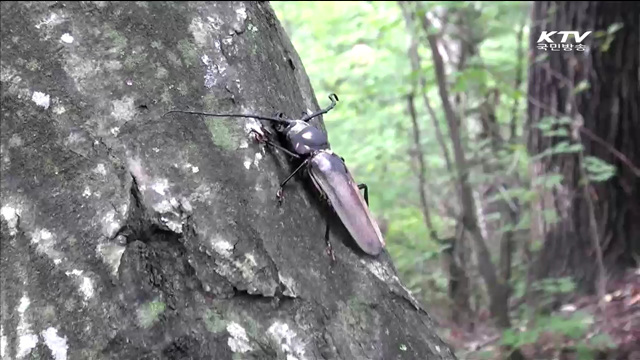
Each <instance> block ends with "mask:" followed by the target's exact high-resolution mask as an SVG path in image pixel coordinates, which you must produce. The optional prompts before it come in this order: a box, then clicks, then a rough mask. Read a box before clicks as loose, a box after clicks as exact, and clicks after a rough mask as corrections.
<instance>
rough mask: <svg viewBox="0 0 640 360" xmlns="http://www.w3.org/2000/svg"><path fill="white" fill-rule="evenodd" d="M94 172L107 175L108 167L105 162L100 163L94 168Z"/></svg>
mask: <svg viewBox="0 0 640 360" xmlns="http://www.w3.org/2000/svg"><path fill="white" fill-rule="evenodd" d="M93 172H94V173H95V174H100V175H102V176H105V175H107V168H106V167H105V166H104V164H98V165H97V166H96V167H95V168H94V169H93Z"/></svg>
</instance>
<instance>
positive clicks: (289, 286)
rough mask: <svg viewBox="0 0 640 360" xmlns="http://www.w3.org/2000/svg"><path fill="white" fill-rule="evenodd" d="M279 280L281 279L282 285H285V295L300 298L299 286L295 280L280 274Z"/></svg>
mask: <svg viewBox="0 0 640 360" xmlns="http://www.w3.org/2000/svg"><path fill="white" fill-rule="evenodd" d="M278 278H279V279H280V283H282V284H283V285H284V291H283V292H282V294H283V295H285V296H289V297H297V296H298V295H297V291H296V288H297V285H296V283H295V281H294V280H293V278H291V277H288V276H284V275H282V274H280V273H278Z"/></svg>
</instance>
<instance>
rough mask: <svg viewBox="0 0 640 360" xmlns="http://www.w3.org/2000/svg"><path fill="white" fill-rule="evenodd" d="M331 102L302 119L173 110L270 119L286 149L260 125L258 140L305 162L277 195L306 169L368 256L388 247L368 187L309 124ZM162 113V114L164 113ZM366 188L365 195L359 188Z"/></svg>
mask: <svg viewBox="0 0 640 360" xmlns="http://www.w3.org/2000/svg"><path fill="white" fill-rule="evenodd" d="M329 100H331V105H329V106H328V107H326V108H325V109H321V110H319V111H317V112H315V113H312V114H309V115H305V116H303V117H302V118H301V119H294V120H288V119H285V118H284V116H283V114H282V113H280V114H278V115H276V116H277V118H275V117H266V116H258V115H244V114H214V113H206V112H199V111H184V110H172V111H169V112H167V113H165V115H167V114H170V113H184V114H193V115H202V116H213V117H236V118H254V119H258V120H264V121H270V122H272V123H274V124H275V126H274V128H275V130H276V132H277V133H278V134H281V135H283V137H284V139H285V141H286V148H285V147H282V146H280V145H278V144H276V140H272V139H270V138H269V137H268V136H267V135H265V134H268V133H269V131H268V130H267V129H266V128H264V127H262V126H261V130H263V131H262V132H263V133H262V134H261V133H260V132H258V131H256V130H254V129H252V131H251V132H252V133H254V136H255V139H256V140H257V141H259V142H263V143H266V144H267V145H271V146H273V147H274V148H276V149H278V150H281V151H283V152H284V153H286V154H288V155H289V156H291V157H294V158H296V159H298V160H302V163H301V164H300V165H299V166H298V167H297V168H296V169H295V170H294V171H293V173H291V175H289V176H288V177H287V178H286V179H285V180H284V181H282V183H281V184H280V188H279V189H278V191H277V193H276V196H277V198H278V201H279V202H281V201H282V197H283V187H284V185H285V184H286V183H287V182H288V181H289V180H290V179H291V178H292V177H293V176H294V175H295V174H297V173H298V172H299V171H300V170H302V169H306V170H307V172H308V174H309V177H310V178H311V180H312V181H313V184H314V185H315V187H316V189H318V191H319V192H320V195H321V197H322V198H323V199H324V200H326V201H327V202H328V204H329V205H330V207H331V208H333V210H334V211H335V212H336V213H337V214H338V217H339V218H340V220H341V221H342V223H343V224H344V225H345V227H346V228H347V230H348V231H349V233H350V234H351V236H352V237H353V239H354V240H355V241H356V243H357V244H358V246H359V247H360V248H361V249H362V250H363V251H364V252H366V253H367V254H369V255H374V256H375V255H378V254H379V253H380V252H381V251H382V249H383V248H384V246H385V242H384V239H383V238H382V234H381V233H380V229H379V228H378V225H377V223H376V221H375V220H374V219H373V217H372V216H371V213H370V211H369V207H368V206H369V194H368V193H369V190H368V188H367V185H366V184H359V185H356V182H355V181H354V180H353V176H352V175H351V173H350V172H349V170H348V169H347V166H346V164H345V161H344V159H343V158H342V157H340V156H338V155H336V154H335V153H334V152H333V151H332V150H331V148H330V145H329V141H328V138H327V135H326V134H325V133H324V132H322V131H321V130H319V129H318V128H316V127H314V126H312V125H310V124H309V120H311V119H313V118H315V117H318V116H320V115H323V114H326V113H327V112H329V111H330V110H331V109H333V108H334V107H335V106H336V103H337V101H338V96H337V95H335V94H331V95H329ZM165 115H163V117H164V116H165ZM362 189H364V198H363V196H362V194H361V193H360V190H362ZM325 241H326V242H327V252H328V254H329V255H331V257H332V258H333V259H334V260H335V257H334V255H333V250H332V248H331V243H330V242H329V222H328V221H327V228H326V232H325Z"/></svg>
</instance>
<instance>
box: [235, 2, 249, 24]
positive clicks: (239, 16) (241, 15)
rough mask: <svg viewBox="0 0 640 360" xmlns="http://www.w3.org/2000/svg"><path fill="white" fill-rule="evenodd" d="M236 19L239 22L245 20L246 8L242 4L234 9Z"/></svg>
mask: <svg viewBox="0 0 640 360" xmlns="http://www.w3.org/2000/svg"><path fill="white" fill-rule="evenodd" d="M236 18H237V19H238V21H240V22H244V21H245V20H247V8H246V7H245V6H244V4H242V3H241V4H240V7H239V8H237V9H236Z"/></svg>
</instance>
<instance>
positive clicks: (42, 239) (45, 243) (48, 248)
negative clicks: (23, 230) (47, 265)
mask: <svg viewBox="0 0 640 360" xmlns="http://www.w3.org/2000/svg"><path fill="white" fill-rule="evenodd" d="M31 241H32V242H33V243H34V244H36V245H37V249H38V251H39V252H41V253H44V254H45V255H47V256H48V257H49V258H50V259H52V260H53V262H54V264H56V265H57V264H59V263H60V262H61V261H62V260H61V259H62V257H63V254H62V253H60V252H59V251H57V250H56V249H55V248H56V243H55V240H54V236H53V234H52V233H51V232H50V231H49V230H47V229H41V230H36V231H34V232H33V233H32V236H31Z"/></svg>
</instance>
